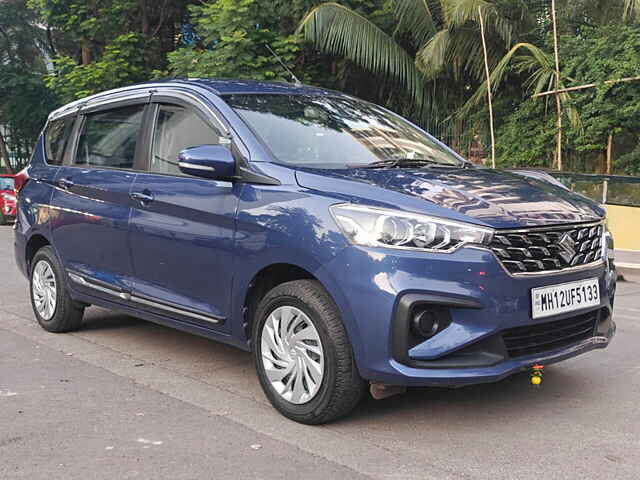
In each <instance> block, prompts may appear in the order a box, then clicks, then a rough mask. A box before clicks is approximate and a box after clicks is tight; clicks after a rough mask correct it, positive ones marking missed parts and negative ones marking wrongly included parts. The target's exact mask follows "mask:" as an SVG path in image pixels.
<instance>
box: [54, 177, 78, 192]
mask: <svg viewBox="0 0 640 480" xmlns="http://www.w3.org/2000/svg"><path fill="white" fill-rule="evenodd" d="M57 183H58V186H59V187H60V188H62V189H63V190H69V189H70V188H71V187H73V186H74V185H75V183H73V180H71V179H70V178H61V179H60V180H58V182H57Z"/></svg>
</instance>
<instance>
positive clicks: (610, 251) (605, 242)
mask: <svg viewBox="0 0 640 480" xmlns="http://www.w3.org/2000/svg"><path fill="white" fill-rule="evenodd" d="M615 256H616V253H615V246H614V244H613V235H611V232H610V231H609V226H608V224H607V222H605V223H604V228H603V229H602V258H603V259H604V260H605V261H607V260H608V261H609V262H613V261H614V260H615Z"/></svg>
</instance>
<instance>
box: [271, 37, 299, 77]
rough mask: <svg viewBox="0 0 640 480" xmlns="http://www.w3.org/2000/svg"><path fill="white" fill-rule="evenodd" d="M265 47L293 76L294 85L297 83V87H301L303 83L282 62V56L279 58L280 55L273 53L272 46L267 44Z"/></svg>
mask: <svg viewBox="0 0 640 480" xmlns="http://www.w3.org/2000/svg"><path fill="white" fill-rule="evenodd" d="M264 46H265V47H266V48H267V50H269V52H271V55H273V56H274V58H275V59H276V60H277V61H278V63H280V65H282V68H284V69H285V70H286V71H287V72H288V73H289V75H291V78H292V79H293V83H295V84H296V86H297V87H301V86H302V82H301V81H300V79H299V78H298V77H296V74H295V73H293V72H292V71H291V69H290V68H289V67H287V65H286V64H285V63H284V62H283V61H282V59H281V58H280V56H278V54H277V53H276V52H274V51H273V48H271V46H270V45H269V44H268V43H265V44H264Z"/></svg>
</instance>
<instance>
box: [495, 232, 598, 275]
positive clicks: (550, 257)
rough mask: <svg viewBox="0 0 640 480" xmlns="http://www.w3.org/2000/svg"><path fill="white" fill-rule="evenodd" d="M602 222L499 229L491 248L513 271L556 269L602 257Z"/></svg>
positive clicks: (547, 270) (515, 272)
mask: <svg viewBox="0 0 640 480" xmlns="http://www.w3.org/2000/svg"><path fill="white" fill-rule="evenodd" d="M602 233H603V227H602V225H590V226H576V225H573V226H569V227H558V228H557V229H555V228H554V229H553V230H540V229H538V230H536V229H531V230H526V231H518V232H500V231H497V232H496V234H495V235H494V236H493V240H492V242H491V245H490V247H491V250H493V253H494V254H495V255H496V256H497V257H498V259H499V260H500V262H501V263H502V265H504V267H505V268H506V269H507V271H509V272H510V273H514V274H518V273H535V272H553V271H554V270H562V269H564V268H570V267H577V266H581V265H588V264H590V263H593V262H595V261H597V260H600V259H601V258H602Z"/></svg>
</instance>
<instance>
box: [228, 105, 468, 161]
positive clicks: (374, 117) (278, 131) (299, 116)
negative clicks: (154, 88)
mask: <svg viewBox="0 0 640 480" xmlns="http://www.w3.org/2000/svg"><path fill="white" fill-rule="evenodd" d="M225 101H226V102H227V103H228V104H229V105H230V106H231V107H232V108H233V109H234V110H235V111H236V113H238V115H240V116H241V117H242V118H243V120H244V121H245V122H246V123H247V124H248V125H249V126H250V127H251V128H252V129H253V130H254V131H255V133H256V134H257V135H258V136H260V137H261V138H262V140H263V141H264V142H265V144H266V145H267V146H268V147H269V148H270V149H271V152H272V153H273V154H274V155H275V157H276V158H277V159H278V160H279V161H280V162H283V163H286V164H290V165H295V166H309V167H321V168H340V167H344V166H352V167H357V166H361V167H366V166H367V165H371V164H374V163H376V162H385V161H389V162H392V161H397V160H414V161H416V163H417V162H419V161H420V160H423V161H425V163H433V164H441V165H448V166H461V165H463V163H464V162H463V160H461V159H460V158H459V157H458V156H456V154H455V153H453V152H452V151H451V150H449V149H448V148H446V147H444V146H442V145H440V144H439V143H438V142H436V141H435V140H434V139H432V138H431V137H429V136H428V135H426V134H425V133H424V132H422V131H420V130H418V129H417V128H415V127H413V126H412V125H411V124H409V123H408V122H406V121H404V120H402V119H400V118H398V117H396V116H395V115H393V114H391V113H389V112H387V111H385V110H384V109H382V108H380V107H378V106H376V105H373V104H371V103H367V102H364V101H360V100H355V99H352V98H345V97H330V96H324V95H317V96H313V95H282V94H276V95H255V94H252V95H228V96H225Z"/></svg>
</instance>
